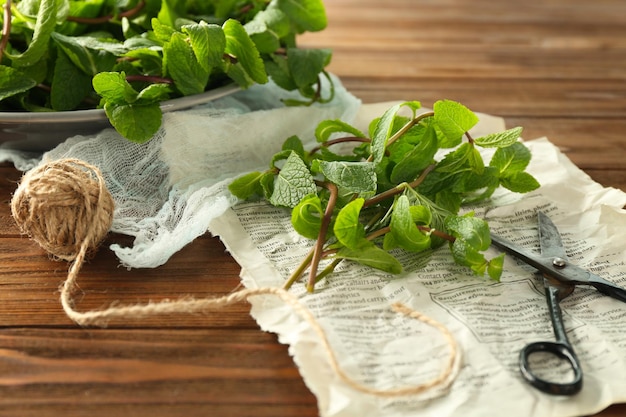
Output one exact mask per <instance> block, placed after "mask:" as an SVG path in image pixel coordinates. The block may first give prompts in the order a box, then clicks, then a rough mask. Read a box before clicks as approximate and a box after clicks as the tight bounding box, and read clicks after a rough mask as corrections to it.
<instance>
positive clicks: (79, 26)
mask: <svg viewBox="0 0 626 417" xmlns="http://www.w3.org/2000/svg"><path fill="white" fill-rule="evenodd" d="M0 4H2V7H3V10H4V13H3V14H2V28H3V31H2V37H1V38H0V56H1V61H0V111H72V110H77V109H86V108H96V107H100V108H104V110H105V112H106V114H107V116H108V118H109V120H110V121H111V124H112V125H113V127H115V128H116V129H117V130H118V131H119V132H120V133H121V134H122V135H123V136H124V137H126V138H128V139H130V140H132V141H135V142H145V141H147V140H149V139H150V138H151V137H152V136H153V135H154V133H156V131H157V130H158V129H159V127H160V126H161V110H160V107H159V104H160V103H161V102H162V101H164V100H168V99H172V98H177V97H182V96H189V95H193V94H199V93H202V92H204V91H207V90H211V89H214V88H217V87H219V86H222V85H225V84H228V83H236V84H237V85H239V86H240V87H241V88H248V87H250V86H251V85H253V84H263V83H266V82H268V80H269V79H272V80H273V81H274V82H275V83H276V84H277V85H278V86H279V87H281V88H283V89H286V90H289V91H298V92H299V93H300V95H301V96H302V99H301V100H286V101H285V104H287V105H309V104H311V103H313V102H316V101H319V102H325V101H329V100H331V99H332V88H331V93H330V96H329V97H322V96H321V93H320V92H321V88H320V87H321V83H322V78H323V77H326V78H327V77H328V74H327V73H326V72H325V68H326V66H327V65H328V63H329V62H330V58H331V53H330V51H329V50H326V49H319V50H314V49H310V50H309V49H307V50H304V49H300V48H298V46H297V44H296V38H297V36H298V35H299V34H301V33H303V32H305V31H319V30H322V29H324V28H325V27H326V24H327V21H326V14H325V10H324V6H323V3H322V0H242V1H218V0H208V1H205V2H202V1H193V2H188V1H174V0H163V1H161V0H90V1H72V0H22V1H10V0H4V1H0Z"/></svg>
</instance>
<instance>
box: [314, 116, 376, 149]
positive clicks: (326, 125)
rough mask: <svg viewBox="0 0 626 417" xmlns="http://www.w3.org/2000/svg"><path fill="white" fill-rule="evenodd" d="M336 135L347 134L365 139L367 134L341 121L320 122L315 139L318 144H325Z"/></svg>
mask: <svg viewBox="0 0 626 417" xmlns="http://www.w3.org/2000/svg"><path fill="white" fill-rule="evenodd" d="M335 133H346V134H349V135H352V136H354V137H357V138H365V137H366V136H365V134H364V133H363V132H361V131H360V130H359V129H357V128H355V127H353V126H351V125H350V124H348V123H346V122H343V121H341V120H337V119H335V120H325V121H322V122H320V123H319V124H318V125H317V128H316V129H315V139H317V141H318V142H320V143H324V142H326V141H328V139H330V136H331V135H333V134H335Z"/></svg>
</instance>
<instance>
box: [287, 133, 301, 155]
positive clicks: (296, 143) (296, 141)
mask: <svg viewBox="0 0 626 417" xmlns="http://www.w3.org/2000/svg"><path fill="white" fill-rule="evenodd" d="M282 150H283V151H293V152H295V153H297V154H298V156H299V157H300V158H303V159H304V144H303V143H302V141H301V140H300V138H299V137H297V136H295V135H294V136H290V137H288V138H287V140H285V142H283V146H282Z"/></svg>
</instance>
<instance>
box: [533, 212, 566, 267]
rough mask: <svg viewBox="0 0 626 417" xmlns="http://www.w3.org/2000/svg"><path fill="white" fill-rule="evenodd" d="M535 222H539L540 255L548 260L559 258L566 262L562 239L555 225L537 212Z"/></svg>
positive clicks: (541, 213)
mask: <svg viewBox="0 0 626 417" xmlns="http://www.w3.org/2000/svg"><path fill="white" fill-rule="evenodd" d="M537 221H538V222H539V242H540V245H541V254H542V255H543V256H548V257H550V258H561V259H563V260H567V252H565V247H564V246H563V239H561V234H560V233H559V229H557V227H556V225H555V224H554V223H553V222H552V220H550V218H549V217H548V216H547V215H546V214H545V213H543V212H541V211H538V212H537Z"/></svg>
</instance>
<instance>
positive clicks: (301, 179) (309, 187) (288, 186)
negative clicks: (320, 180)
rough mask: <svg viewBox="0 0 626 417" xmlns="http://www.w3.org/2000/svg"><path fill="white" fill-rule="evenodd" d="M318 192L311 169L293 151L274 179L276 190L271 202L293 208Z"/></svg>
mask: <svg viewBox="0 0 626 417" xmlns="http://www.w3.org/2000/svg"><path fill="white" fill-rule="evenodd" d="M316 192H317V187H316V185H315V181H314V180H313V176H312V175H311V173H310V172H309V169H308V168H307V166H306V165H305V164H304V162H303V161H302V159H301V158H300V157H299V156H298V154H296V153H295V152H291V153H290V155H289V157H288V158H287V161H286V162H285V165H284V166H283V168H282V169H281V170H280V173H279V174H278V175H277V177H276V179H275V180H274V191H273V193H272V195H271V197H270V203H272V204H273V205H275V206H283V207H289V208H293V207H295V206H296V205H297V204H298V203H299V202H300V201H301V200H302V199H303V198H304V197H306V196H307V195H309V194H315V193H316Z"/></svg>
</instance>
